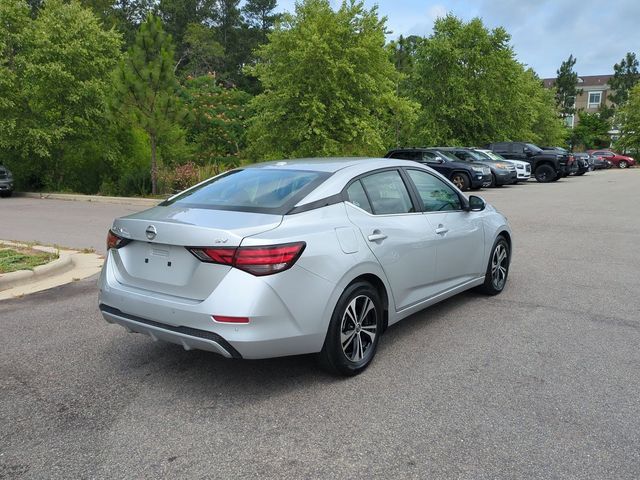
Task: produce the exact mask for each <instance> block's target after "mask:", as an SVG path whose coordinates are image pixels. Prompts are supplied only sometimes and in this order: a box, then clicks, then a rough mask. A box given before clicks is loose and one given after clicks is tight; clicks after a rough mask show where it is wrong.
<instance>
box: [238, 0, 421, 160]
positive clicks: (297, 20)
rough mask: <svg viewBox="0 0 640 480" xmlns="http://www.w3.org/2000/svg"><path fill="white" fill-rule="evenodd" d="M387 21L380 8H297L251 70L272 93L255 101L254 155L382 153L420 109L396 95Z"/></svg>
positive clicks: (309, 4) (315, 3) (324, 3)
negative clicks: (398, 123) (399, 125)
mask: <svg viewBox="0 0 640 480" xmlns="http://www.w3.org/2000/svg"><path fill="white" fill-rule="evenodd" d="M384 23H385V21H384V19H380V18H379V17H378V13H377V8H376V7H374V8H372V9H371V10H367V9H365V7H364V5H363V3H362V2H343V3H342V5H341V7H340V8H339V9H338V10H337V11H334V10H332V9H331V6H330V4H329V1H328V0H306V1H303V2H300V3H298V4H296V9H295V14H287V15H285V16H284V19H283V22H282V23H280V24H278V25H277V26H276V28H275V30H274V31H273V32H272V33H271V34H270V36H269V39H270V43H268V44H266V45H263V46H261V47H260V49H259V51H258V56H259V63H258V64H257V66H256V67H255V68H253V69H251V72H252V73H254V74H255V75H256V76H257V77H258V78H259V80H260V81H261V83H262V86H263V88H264V90H265V91H264V93H262V94H260V95H258V96H257V97H256V98H255V99H254V101H253V107H254V108H255V109H256V115H255V116H254V119H253V121H252V124H251V125H250V128H249V132H248V135H249V141H250V149H251V150H250V151H251V154H252V156H253V158H278V157H295V156H314V155H320V156H325V155H367V154H376V155H379V154H380V153H382V152H383V151H384V150H385V148H386V147H388V146H389V145H390V144H392V143H393V136H394V132H393V125H394V124H395V121H394V120H395V117H396V116H400V117H404V118H409V117H410V116H411V113H412V107H413V105H412V104H411V103H410V102H408V101H407V100H405V99H402V98H399V97H398V95H397V93H396V81H397V78H398V73H397V72H396V71H395V69H394V66H393V64H392V63H391V61H390V60H389V57H388V54H387V52H386V50H385V49H384V48H383V45H384V43H385V26H384Z"/></svg>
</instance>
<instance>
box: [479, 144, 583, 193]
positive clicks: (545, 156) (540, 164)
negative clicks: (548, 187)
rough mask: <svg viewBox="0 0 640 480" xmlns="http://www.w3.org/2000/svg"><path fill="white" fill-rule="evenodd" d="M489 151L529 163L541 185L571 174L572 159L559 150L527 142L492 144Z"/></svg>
mask: <svg viewBox="0 0 640 480" xmlns="http://www.w3.org/2000/svg"><path fill="white" fill-rule="evenodd" d="M489 149H490V150H492V151H494V152H496V153H497V154H499V155H502V156H503V157H504V158H507V159H512V160H524V161H526V162H529V163H530V164H531V170H532V172H533V176H534V177H535V178H536V180H537V181H538V182H541V183H546V182H554V181H556V180H559V179H560V178H562V177H565V176H567V175H568V174H569V173H570V172H571V164H572V163H573V162H572V161H570V160H572V158H571V159H570V155H569V154H567V153H562V152H560V151H558V150H542V149H541V148H540V147H538V146H537V145H534V144H533V143H526V142H498V143H492V144H490V145H489Z"/></svg>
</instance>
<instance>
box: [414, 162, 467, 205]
mask: <svg viewBox="0 0 640 480" xmlns="http://www.w3.org/2000/svg"><path fill="white" fill-rule="evenodd" d="M408 172H409V176H410V177H411V180H413V183H414V184H415V186H416V188H417V189H418V194H419V195H420V199H421V200H422V202H423V204H424V210H425V212H442V211H446V210H461V209H462V206H461V205H460V197H458V194H457V193H456V192H455V191H454V190H453V189H452V188H451V187H450V186H449V185H447V184H446V183H444V182H443V181H441V180H439V179H437V178H436V177H434V176H433V175H430V174H429V173H427V172H423V171H420V170H409V171H408Z"/></svg>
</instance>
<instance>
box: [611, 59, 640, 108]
mask: <svg viewBox="0 0 640 480" xmlns="http://www.w3.org/2000/svg"><path fill="white" fill-rule="evenodd" d="M638 66H639V64H638V59H637V58H636V54H635V53H633V52H627V54H626V55H625V57H624V58H623V59H622V60H621V61H620V63H616V64H615V65H614V66H613V77H612V78H611V79H609V86H610V87H611V93H610V94H609V100H611V102H613V103H614V105H615V106H622V105H624V103H625V102H626V101H627V98H628V97H629V90H631V89H632V88H633V87H634V86H635V85H636V84H637V83H638V80H640V73H638Z"/></svg>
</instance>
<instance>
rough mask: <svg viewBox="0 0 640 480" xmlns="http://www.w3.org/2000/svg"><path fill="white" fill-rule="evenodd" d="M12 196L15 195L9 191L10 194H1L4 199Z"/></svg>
mask: <svg viewBox="0 0 640 480" xmlns="http://www.w3.org/2000/svg"><path fill="white" fill-rule="evenodd" d="M11 195H13V192H12V191H9V192H0V197H2V198H7V197H10V196H11Z"/></svg>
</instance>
